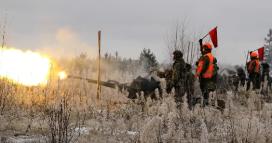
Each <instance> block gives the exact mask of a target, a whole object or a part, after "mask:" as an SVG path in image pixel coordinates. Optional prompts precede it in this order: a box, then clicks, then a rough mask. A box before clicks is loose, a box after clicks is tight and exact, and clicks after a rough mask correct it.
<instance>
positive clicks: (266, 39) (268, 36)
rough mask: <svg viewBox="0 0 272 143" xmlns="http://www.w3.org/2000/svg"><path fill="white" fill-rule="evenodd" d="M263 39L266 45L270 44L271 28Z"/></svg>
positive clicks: (271, 42) (271, 38)
mask: <svg viewBox="0 0 272 143" xmlns="http://www.w3.org/2000/svg"><path fill="white" fill-rule="evenodd" d="M264 40H265V42H266V44H267V45H269V46H270V45H271V44H272V29H269V31H268V34H267V37H265V38H264Z"/></svg>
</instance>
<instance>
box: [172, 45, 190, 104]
mask: <svg viewBox="0 0 272 143" xmlns="http://www.w3.org/2000/svg"><path fill="white" fill-rule="evenodd" d="M173 60H174V64H173V67H172V78H171V82H170V86H171V87H174V88H175V101H176V103H177V107H180V105H181V103H182V97H183V96H184V93H185V89H184V82H185V80H184V79H185V78H184V77H185V71H186V70H185V62H184V59H183V53H182V52H181V51H179V50H175V51H174V52H173Z"/></svg>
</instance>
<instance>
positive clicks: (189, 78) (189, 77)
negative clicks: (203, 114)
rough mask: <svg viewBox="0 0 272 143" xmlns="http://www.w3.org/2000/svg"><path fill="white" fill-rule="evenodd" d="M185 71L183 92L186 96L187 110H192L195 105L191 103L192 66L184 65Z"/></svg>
mask: <svg viewBox="0 0 272 143" xmlns="http://www.w3.org/2000/svg"><path fill="white" fill-rule="evenodd" d="M185 69H186V72H185V92H186V94H187V102H188V106H189V109H192V106H193V105H194V104H195V103H194V101H193V95H194V82H195V77H194V74H193V73H192V66H191V65H190V64H188V63H186V68H185Z"/></svg>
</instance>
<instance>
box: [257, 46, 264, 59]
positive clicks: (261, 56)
mask: <svg viewBox="0 0 272 143" xmlns="http://www.w3.org/2000/svg"><path fill="white" fill-rule="evenodd" d="M258 55H259V60H260V61H262V60H263V59H264V47H261V48H259V49H258Z"/></svg>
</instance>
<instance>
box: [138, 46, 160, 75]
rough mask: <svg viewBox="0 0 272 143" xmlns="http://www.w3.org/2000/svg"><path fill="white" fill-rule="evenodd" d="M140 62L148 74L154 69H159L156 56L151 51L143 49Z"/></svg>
mask: <svg viewBox="0 0 272 143" xmlns="http://www.w3.org/2000/svg"><path fill="white" fill-rule="evenodd" d="M139 60H140V64H141V65H142V66H143V68H144V70H145V71H146V72H149V71H150V70H151V69H152V68H156V67H158V61H157V60H156V56H155V55H154V54H153V53H152V52H151V50H150V49H143V51H142V52H141V54H140V59H139Z"/></svg>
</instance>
